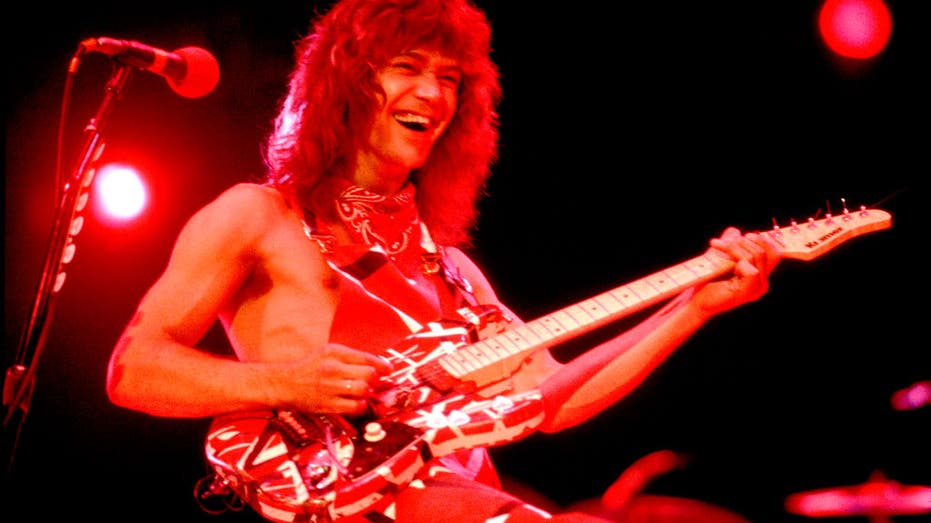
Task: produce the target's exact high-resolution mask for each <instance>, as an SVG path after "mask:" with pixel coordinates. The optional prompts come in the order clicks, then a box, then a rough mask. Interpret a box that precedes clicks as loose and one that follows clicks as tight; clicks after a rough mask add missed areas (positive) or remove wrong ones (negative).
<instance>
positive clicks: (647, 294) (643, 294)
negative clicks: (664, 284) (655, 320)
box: [627, 278, 659, 301]
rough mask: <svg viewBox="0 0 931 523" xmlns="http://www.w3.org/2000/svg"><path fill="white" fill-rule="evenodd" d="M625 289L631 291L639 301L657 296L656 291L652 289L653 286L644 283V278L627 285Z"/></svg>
mask: <svg viewBox="0 0 931 523" xmlns="http://www.w3.org/2000/svg"><path fill="white" fill-rule="evenodd" d="M627 287H628V288H629V289H630V290H631V292H633V293H634V294H636V296H637V297H638V298H640V301H646V300H649V299H650V298H653V297H654V296H656V295H658V294H659V293H658V292H656V289H655V288H653V286H651V285H650V284H649V283H647V282H646V278H644V279H642V280H637V281H635V282H633V283H631V284H629V285H628V286H627Z"/></svg>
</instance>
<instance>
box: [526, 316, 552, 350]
mask: <svg viewBox="0 0 931 523" xmlns="http://www.w3.org/2000/svg"><path fill="white" fill-rule="evenodd" d="M547 321H551V320H549V318H548V317H546V316H544V317H543V318H540V319H538V320H534V321H531V322H529V323H527V325H526V327H527V329H529V330H530V331H531V332H533V334H534V335H535V336H536V337H537V339H539V340H540V343H547V342H549V341H550V340H552V339H553V338H554V337H555V336H554V334H553V331H552V330H551V329H550V328H549V327H547V326H546V325H545V322H547Z"/></svg>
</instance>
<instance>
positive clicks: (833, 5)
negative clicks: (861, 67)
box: [818, 0, 892, 59]
mask: <svg viewBox="0 0 931 523" xmlns="http://www.w3.org/2000/svg"><path fill="white" fill-rule="evenodd" d="M818 30H819V31H820V33H821V38H822V39H823V40H824V43H825V44H826V45H827V46H828V47H829V48H830V49H831V51H833V52H834V53H837V54H838V55H840V56H844V57H847V58H855V59H868V58H872V57H874V56H876V55H878V54H879V53H880V52H882V51H883V49H885V47H886V44H887V43H888V42H889V37H890V35H891V34H892V15H891V14H890V13H889V8H888V6H887V5H886V4H885V2H884V1H883V0H827V1H825V2H824V4H822V6H821V11H820V12H819V15H818Z"/></svg>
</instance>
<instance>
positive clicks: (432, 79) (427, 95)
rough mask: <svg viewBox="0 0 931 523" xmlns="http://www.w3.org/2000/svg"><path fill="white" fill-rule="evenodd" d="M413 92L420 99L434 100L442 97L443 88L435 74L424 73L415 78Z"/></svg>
mask: <svg viewBox="0 0 931 523" xmlns="http://www.w3.org/2000/svg"><path fill="white" fill-rule="evenodd" d="M414 92H415V94H416V95H417V96H419V97H420V98H423V99H425V100H434V99H437V98H440V97H442V95H443V88H442V86H441V85H440V79H439V78H438V77H437V75H436V73H433V72H431V71H425V72H424V73H423V74H421V75H420V76H419V77H418V78H417V87H416V90H415V91H414Z"/></svg>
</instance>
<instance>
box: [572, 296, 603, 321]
mask: <svg viewBox="0 0 931 523" xmlns="http://www.w3.org/2000/svg"><path fill="white" fill-rule="evenodd" d="M579 307H581V308H583V309H585V312H587V313H588V314H589V315H590V316H591V317H592V318H593V319H595V320H601V319H604V318H609V317H611V311H609V310H606V309H605V308H604V306H602V304H601V303H599V302H598V299H597V297H595V298H589V299H587V300H585V301H583V302H581V303H579Z"/></svg>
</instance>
